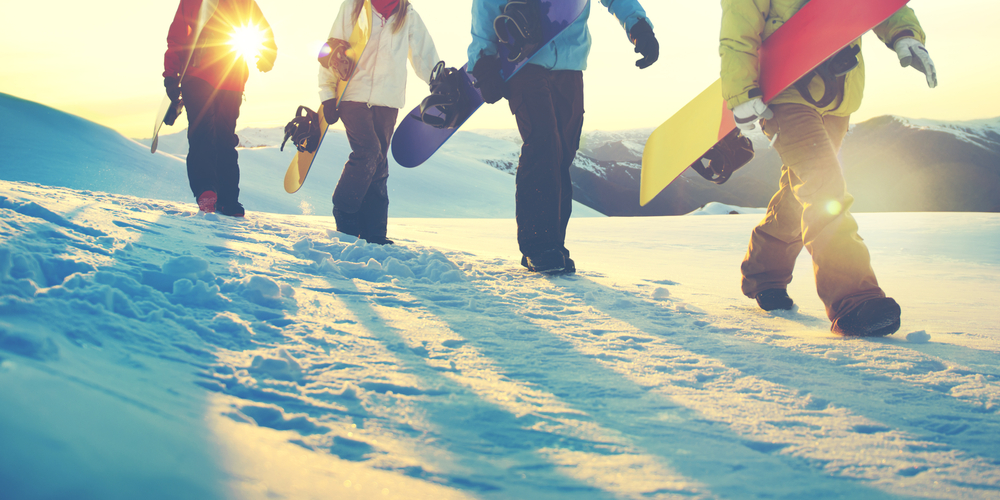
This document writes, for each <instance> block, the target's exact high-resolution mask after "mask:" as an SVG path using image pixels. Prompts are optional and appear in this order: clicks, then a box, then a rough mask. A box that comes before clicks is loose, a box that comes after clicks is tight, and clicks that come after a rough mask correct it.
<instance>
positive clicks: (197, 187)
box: [181, 77, 216, 206]
mask: <svg viewBox="0 0 1000 500" xmlns="http://www.w3.org/2000/svg"><path fill="white" fill-rule="evenodd" d="M215 92H216V90H215V88H214V87H212V86H211V85H210V84H209V83H208V82H206V81H204V80H202V79H200V78H193V77H188V78H185V79H184V82H183V83H182V85H181V95H182V96H183V98H184V108H185V110H186V114H187V119H188V130H187V137H188V154H187V159H186V160H185V161H186V163H187V174H188V183H189V185H190V186H191V193H192V194H193V195H194V197H195V199H198V197H199V196H201V195H202V193H204V192H206V191H212V192H215V190H216V178H215V153H216V151H215V148H214V147H213V144H214V135H215V134H214V131H213V123H212V118H213V117H212V115H213V112H212V109H211V105H212V103H213V102H214V100H215ZM213 206H214V203H213Z"/></svg>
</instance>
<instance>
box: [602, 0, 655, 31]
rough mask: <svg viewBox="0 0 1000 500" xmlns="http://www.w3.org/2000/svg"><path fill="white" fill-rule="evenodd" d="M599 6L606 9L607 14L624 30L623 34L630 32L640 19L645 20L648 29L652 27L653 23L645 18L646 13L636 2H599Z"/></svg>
mask: <svg viewBox="0 0 1000 500" xmlns="http://www.w3.org/2000/svg"><path fill="white" fill-rule="evenodd" d="M601 4H602V5H604V6H605V7H607V8H608V12H610V13H612V14H614V16H615V18H617V19H618V23H619V24H621V25H622V27H623V28H625V33H629V32H631V31H632V26H635V23H637V22H639V20H640V19H646V23H648V24H649V27H650V28H652V27H653V22H652V21H650V20H649V19H647V18H646V11H645V10H644V9H643V8H642V6H641V5H639V2H638V1H637V0H601Z"/></svg>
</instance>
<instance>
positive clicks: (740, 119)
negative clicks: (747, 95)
mask: <svg viewBox="0 0 1000 500" xmlns="http://www.w3.org/2000/svg"><path fill="white" fill-rule="evenodd" d="M733 118H735V119H736V126H737V127H739V129H740V130H742V131H744V132H746V131H750V130H753V129H755V128H757V122H758V121H760V119H761V118H763V119H765V120H767V119H770V118H774V113H772V112H771V109H770V108H768V107H767V104H764V101H763V100H762V99H761V98H760V97H755V98H753V99H750V100H749V101H747V102H745V103H743V104H740V105H737V106H736V107H735V108H733Z"/></svg>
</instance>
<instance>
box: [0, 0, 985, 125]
mask: <svg viewBox="0 0 1000 500" xmlns="http://www.w3.org/2000/svg"><path fill="white" fill-rule="evenodd" d="M642 3H643V4H644V5H643V6H644V8H645V9H646V11H647V14H648V16H649V18H650V19H651V20H652V22H653V25H654V32H655V33H656V36H657V38H658V39H659V41H660V47H661V52H660V59H659V61H658V62H657V63H656V64H654V65H653V66H652V67H651V68H648V69H646V70H641V71H640V70H638V69H637V68H635V66H634V61H635V60H636V59H637V57H636V54H634V52H633V48H632V46H631V44H630V43H629V42H628V40H627V38H626V35H625V33H624V30H623V29H622V28H620V27H619V25H618V24H617V22H616V20H615V19H614V18H613V16H611V15H610V14H608V13H606V12H605V10H604V9H603V8H602V7H601V6H600V5H597V4H596V3H595V6H594V7H593V9H592V12H591V20H590V28H591V31H592V33H593V37H594V47H593V51H592V52H591V56H590V61H589V68H588V70H587V71H586V72H585V91H586V102H585V107H586V110H587V111H586V117H585V120H586V121H585V125H584V128H585V129H587V130H621V129H630V128H646V127H655V126H657V125H659V124H660V123H662V122H663V121H664V120H666V119H667V118H669V117H670V115H671V114H673V113H674V112H675V111H676V110H678V109H679V108H680V107H681V106H683V105H684V104H685V103H686V102H687V101H688V100H690V99H691V98H693V97H694V96H695V95H697V93H698V92H700V91H701V90H702V89H704V88H705V87H707V86H708V85H709V84H710V83H711V82H713V81H714V80H715V79H716V78H718V71H719V61H718V50H717V47H718V32H719V15H720V7H719V2H717V1H712V0H705V1H686V2H676V1H667V0H655V1H653V0H646V1H645V2H642ZM258 4H259V5H260V7H261V9H262V10H263V12H264V14H265V16H266V17H267V19H268V20H269V22H270V23H271V26H272V27H273V29H274V32H275V38H276V42H277V45H278V59H277V63H276V65H275V67H274V70H273V71H272V72H270V73H267V74H261V73H259V72H257V71H256V70H253V72H252V74H251V77H250V81H249V83H248V85H247V90H246V100H245V102H244V104H243V107H242V109H241V116H240V121H239V127H240V128H243V127H270V126H283V125H284V124H285V123H286V122H287V121H288V120H290V119H291V118H292V117H293V116H294V113H295V109H296V108H297V106H298V105H300V104H302V105H307V106H310V107H314V108H315V107H318V105H319V97H318V89H317V87H316V68H317V63H316V61H315V54H316V52H317V48H318V46H319V44H320V43H322V41H324V40H325V39H326V36H327V34H328V32H329V30H330V26H331V25H332V24H333V20H334V17H335V16H336V13H337V11H338V8H339V5H340V2H339V1H337V0H333V1H326V2H323V1H316V0H299V1H290V0H258ZM413 5H414V6H415V8H416V9H417V11H418V12H419V13H420V14H421V16H422V18H423V19H424V21H425V23H426V24H427V26H428V29H429V30H430V32H431V34H432V36H433V38H434V40H435V44H436V46H437V49H438V53H439V55H440V56H441V57H442V58H443V59H444V60H445V62H446V63H447V64H448V65H449V66H456V67H457V66H461V65H462V64H464V62H465V61H466V59H467V56H466V49H467V47H468V44H469V42H470V41H471V35H470V34H469V26H470V16H471V2H470V1H468V0H465V1H456V0H414V1H413ZM910 6H912V7H913V8H914V10H915V11H916V13H917V15H918V17H919V18H920V20H921V23H922V25H923V27H924V30H925V31H926V32H927V34H928V43H927V48H928V50H929V52H930V54H931V57H932V58H933V59H934V62H935V65H936V66H937V69H938V80H939V86H938V88H936V89H933V90H931V89H928V88H927V87H926V83H925V82H924V80H923V77H922V75H920V74H918V73H916V72H915V71H914V70H913V69H912V68H905V69H904V68H900V67H899V63H898V60H897V59H896V56H895V53H894V52H892V51H890V50H888V49H886V48H885V47H884V46H882V45H881V44H879V43H878V41H877V39H876V38H875V37H874V36H873V35H871V34H869V35H866V37H867V38H866V41H865V60H866V73H867V81H868V87H867V90H866V97H865V101H864V104H863V106H862V108H861V110H859V112H858V113H856V114H855V116H854V118H853V120H854V121H855V122H858V121H863V120H865V119H867V118H871V117H873V116H879V115H883V114H896V115H901V116H907V117H911V118H926V119H935V120H969V119H979V118H992V117H996V116H1000V101H997V100H989V97H990V96H992V95H994V94H995V85H996V82H997V81H1000V58H996V57H992V56H991V55H990V54H991V52H990V51H991V48H990V44H991V43H993V39H994V37H993V36H992V33H993V32H994V28H995V20H996V19H997V18H998V17H1000V4H998V3H997V2H996V1H994V0H950V1H948V2H942V1H938V0H913V1H911V2H910ZM176 7H177V4H176V2H174V1H169V0H168V1H158V2H136V1H134V0H94V1H90V2H79V1H66V0H56V1H54V2H45V3H38V2H28V1H22V0H14V1H10V2H6V3H5V5H4V7H3V11H4V15H3V16H2V17H0V60H2V61H3V64H2V65H0V92H4V93H8V94H12V95H15V96H17V97H21V98H24V99H28V100H32V101H36V102H40V103H43V104H46V105H49V106H52V107H55V108H57V109H61V110H63V111H67V112H70V113H73V114H77V115H79V116H82V117H84V118H87V119H90V120H93V121H95V122H97V123H100V124H102V125H105V126H108V127H111V128H113V129H115V130H117V131H119V132H121V133H122V134H124V135H126V136H127V137H133V138H146V137H150V136H151V135H152V126H153V122H154V120H155V115H156V113H157V109H158V108H159V104H160V102H161V100H162V98H163V91H162V77H161V73H162V57H163V52H164V50H165V48H166V41H165V40H166V33H167V28H168V27H169V25H170V22H171V20H172V18H173V14H174V12H175V10H176ZM426 94H427V88H426V86H425V85H424V84H423V82H421V81H419V80H418V79H417V78H416V76H415V75H413V74H412V71H411V72H410V77H409V80H408V85H407V101H406V110H409V109H410V108H412V107H414V106H416V105H417V104H419V102H420V100H421V99H422V98H423V97H424V96H425V95H426ZM466 126H467V127H469V128H498V129H510V128H515V124H514V121H513V118H512V117H511V115H510V112H509V109H508V108H507V107H506V105H505V104H504V103H502V102H501V103H498V104H496V105H493V106H488V107H485V108H484V109H482V110H480V111H479V112H478V113H477V114H476V116H474V117H473V118H472V119H471V120H470V122H469V123H468V124H467V125H466Z"/></svg>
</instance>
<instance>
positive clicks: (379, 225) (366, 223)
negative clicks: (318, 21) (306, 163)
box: [319, 0, 439, 244]
mask: <svg viewBox="0 0 1000 500" xmlns="http://www.w3.org/2000/svg"><path fill="white" fill-rule="evenodd" d="M364 1H365V0H344V3H343V5H342V6H341V8H340V13H339V14H338V15H337V20H336V21H335V22H334V23H333V28H331V30H330V38H331V41H330V44H335V43H338V42H339V43H343V44H346V43H347V40H349V39H350V36H351V32H352V31H353V29H354V25H355V23H356V22H357V19H358V17H359V16H360V15H361V13H362V12H363V7H364ZM371 5H372V30H371V36H370V38H369V40H368V43H367V45H366V46H365V48H364V51H363V52H362V54H361V59H360V60H359V61H358V64H357V66H356V68H355V69H354V72H353V73H352V74H351V77H350V84H349V85H348V86H347V89H346V90H345V91H344V95H343V96H342V97H341V99H340V102H337V91H336V89H337V82H338V81H339V79H338V77H337V74H336V73H335V71H333V70H332V69H330V68H327V67H324V66H320V70H319V87H320V99H321V100H322V101H323V114H324V117H325V118H326V121H327V123H329V124H331V125H332V124H334V123H336V122H337V120H338V119H339V120H343V121H344V128H345V129H346V130H347V140H348V142H349V143H350V145H351V154H350V156H349V157H348V160H347V163H346V164H345V165H344V172H343V173H342V174H341V176H340V181H339V182H338V183H337V188H336V189H335V190H334V192H333V216H334V218H335V219H336V222H337V231H339V232H341V233H344V234H349V235H352V236H358V237H360V238H363V239H364V240H366V241H368V242H371V243H378V244H391V243H392V241H391V240H388V239H386V223H387V219H388V216H389V193H388V189H387V181H388V179H389V163H388V155H389V140H390V139H391V138H392V131H393V129H394V128H395V126H396V118H397V116H398V114H399V109H400V108H402V107H403V104H404V100H405V91H406V61H407V59H409V61H410V64H411V65H412V66H413V70H414V72H416V74H417V76H419V77H420V78H421V79H422V80H424V82H426V83H428V84H429V83H430V77H431V71H432V70H433V69H434V65H435V64H437V62H438V61H439V59H438V54H437V50H436V49H435V48H434V41H433V40H432V39H431V36H430V33H428V32H427V27H426V26H425V25H424V22H423V21H422V20H421V19H420V15H419V14H417V11H416V10H415V9H414V8H413V5H411V4H410V1H409V0H371Z"/></svg>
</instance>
